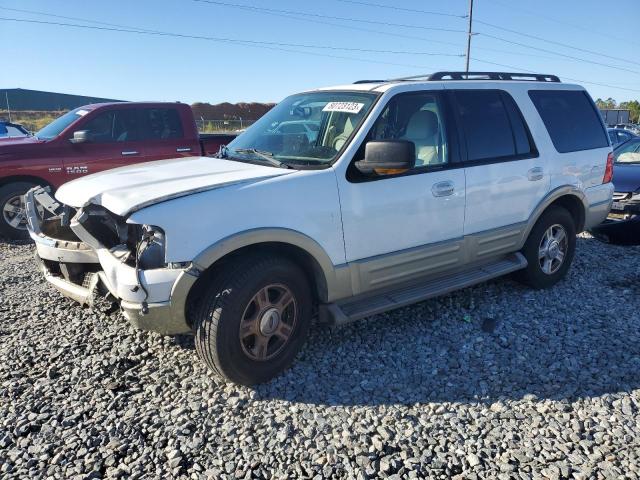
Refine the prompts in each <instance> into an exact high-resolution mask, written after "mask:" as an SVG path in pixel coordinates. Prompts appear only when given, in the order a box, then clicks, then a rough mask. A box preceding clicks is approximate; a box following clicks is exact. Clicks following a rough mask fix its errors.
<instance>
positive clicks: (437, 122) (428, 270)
mask: <svg viewBox="0 0 640 480" xmlns="http://www.w3.org/2000/svg"><path fill="white" fill-rule="evenodd" d="M447 111H448V108H447V106H446V104H445V100H444V98H443V97H442V93H441V92H440V91H438V90H429V91H419V92H411V93H401V94H398V95H396V96H395V97H393V98H392V99H391V100H390V101H389V102H388V103H387V105H386V107H385V108H384V109H383V111H382V113H381V115H380V117H379V118H378V119H377V121H376V123H375V124H374V126H373V128H372V129H371V131H370V132H369V133H368V136H367V140H365V142H364V143H363V145H362V146H361V147H360V149H359V151H358V153H357V154H356V155H355V157H356V158H354V159H353V161H352V163H351V164H350V165H349V168H348V170H347V174H346V178H340V177H341V175H339V189H340V199H341V205H342V218H343V225H344V241H345V251H346V259H347V262H349V263H352V264H354V266H355V267H356V268H355V271H356V272H357V274H356V277H357V278H355V279H354V280H353V281H354V284H355V285H354V290H355V292H354V293H356V294H357V293H362V292H365V291H368V290H375V289H377V288H381V287H385V286H389V285H392V284H396V283H402V282H404V281H407V280H411V279H413V278H418V277H423V276H428V275H430V274H435V273H438V272H442V271H444V270H447V269H449V268H454V267H456V266H458V265H459V264H461V262H462V261H463V258H462V251H463V249H462V248H461V243H462V233H463V226H464V211H465V174H464V169H463V168H452V167H453V166H455V165H454V164H453V163H452V162H453V160H454V158H453V157H454V156H455V155H452V148H451V147H452V142H451V141H450V138H451V137H452V136H451V133H454V132H452V131H451V130H453V129H452V128H448V125H447V118H448V115H447ZM392 139H402V140H409V141H412V142H413V143H414V144H415V146H416V160H415V165H414V167H413V168H412V169H411V170H410V171H408V172H407V173H404V174H399V175H387V176H367V175H365V174H362V173H360V172H359V171H358V170H357V169H356V168H355V165H354V162H355V161H357V160H361V159H362V158H363V157H364V145H365V144H366V141H368V140H392ZM374 175H375V174H374Z"/></svg>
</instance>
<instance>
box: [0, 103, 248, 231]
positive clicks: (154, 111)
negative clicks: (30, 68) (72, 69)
mask: <svg viewBox="0 0 640 480" xmlns="http://www.w3.org/2000/svg"><path fill="white" fill-rule="evenodd" d="M234 138H235V135H233V134H204V135H200V134H198V130H197V128H196V123H195V120H194V117H193V112H192V111H191V107H189V105H186V104H183V103H147V102H145V103H133V102H126V103H102V104H94V105H87V106H84V107H79V108H76V109H75V110H71V111H70V112H68V113H65V114H64V115H62V116H61V117H59V118H57V119H56V120H54V121H53V122H51V123H50V124H49V125H47V126H46V127H44V128H43V129H42V130H40V131H39V132H37V133H36V134H35V135H33V136H25V137H21V138H0V210H1V211H2V215H0V236H4V237H7V238H11V239H22V238H28V232H27V229H26V217H25V215H24V208H23V202H22V195H23V194H24V193H25V192H26V191H27V190H29V189H30V188H32V187H34V186H36V185H40V186H45V187H47V186H48V187H51V189H52V190H56V189H57V188H58V187H60V186H61V185H62V184H64V183H66V182H68V181H70V180H73V179H75V178H78V177H81V176H83V175H87V174H90V173H96V172H100V171H102V170H107V169H111V168H115V167H122V166H126V165H130V164H133V163H140V162H148V161H151V160H163V159H170V158H179V157H193V156H212V155H214V154H216V153H217V152H218V150H219V149H220V146H221V145H226V144H227V143H229V142H230V141H232V140H233V139H234Z"/></svg>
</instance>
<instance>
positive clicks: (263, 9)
mask: <svg viewBox="0 0 640 480" xmlns="http://www.w3.org/2000/svg"><path fill="white" fill-rule="evenodd" d="M193 1H194V2H198V3H208V4H210V5H220V6H223V7H232V8H240V9H243V10H251V11H255V12H270V13H284V14H287V15H303V16H308V17H315V18H324V19H328V20H342V21H347V22H357V23H366V24H369V25H383V26H385V27H400V28H413V29H417V30H434V31H437V32H450V33H451V32H452V33H464V30H460V29H451V28H441V27H425V26H422V25H411V24H406V23H390V22H380V21H377V20H365V19H362V18H351V17H337V16H333V15H322V14H319V13H311V12H301V11H296V10H281V9H277V8H266V7H255V6H253V5H242V4H239V3H231V2H221V1H218V0H193Z"/></svg>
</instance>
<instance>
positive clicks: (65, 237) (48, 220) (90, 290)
mask: <svg viewBox="0 0 640 480" xmlns="http://www.w3.org/2000/svg"><path fill="white" fill-rule="evenodd" d="M25 207H26V211H27V217H28V226H29V233H30V235H31V238H32V239H33V240H34V241H35V242H36V249H37V258H38V261H39V263H40V265H41V268H42V270H43V273H44V275H45V278H46V280H47V281H48V282H49V283H50V284H51V285H53V286H54V287H55V288H56V289H57V290H59V291H60V292H61V293H62V294H63V295H65V296H67V297H69V298H72V299H73V300H75V301H77V302H79V303H81V304H82V305H86V306H89V307H93V306H94V305H95V304H96V302H97V301H98V300H100V301H105V300H106V301H108V302H112V303H113V304H117V305H119V307H120V308H121V310H122V312H123V314H124V315H125V317H126V318H127V319H129V321H130V322H131V323H133V324H134V325H135V326H136V327H138V328H141V329H144V330H152V331H156V332H159V333H164V334H176V333H185V332H188V331H190V327H189V325H188V324H187V321H186V317H185V304H186V298H187V295H188V292H189V289H190V288H191V286H192V285H193V283H195V280H196V278H197V273H198V272H197V271H196V270H195V269H194V268H192V266H191V264H190V263H179V264H166V263H165V254H164V251H165V241H166V240H165V236H164V232H163V231H162V229H160V228H159V227H155V226H150V225H138V224H134V223H128V222H127V220H126V219H125V218H123V217H120V216H117V215H115V214H113V213H111V212H109V211H108V210H107V209H105V208H104V207H102V206H99V205H87V206H85V207H83V208H80V209H77V210H76V209H73V208H70V207H68V206H64V205H61V204H60V203H58V202H56V201H55V200H54V199H53V198H52V197H51V195H50V193H49V190H48V189H46V188H41V187H37V188H34V189H32V190H30V191H29V192H27V194H26V195H25ZM43 211H44V215H43V214H42V213H40V212H43Z"/></svg>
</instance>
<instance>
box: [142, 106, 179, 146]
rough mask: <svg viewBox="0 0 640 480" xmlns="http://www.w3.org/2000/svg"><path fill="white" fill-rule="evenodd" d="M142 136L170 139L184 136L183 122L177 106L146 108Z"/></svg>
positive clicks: (145, 137) (144, 137) (150, 138)
mask: <svg viewBox="0 0 640 480" xmlns="http://www.w3.org/2000/svg"><path fill="white" fill-rule="evenodd" d="M141 114H142V132H143V134H142V136H143V139H145V140H170V139H174V138H183V137H184V133H183V131H182V122H181V121H180V115H178V111H177V110H176V109H175V108H144V109H142V110H141Z"/></svg>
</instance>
